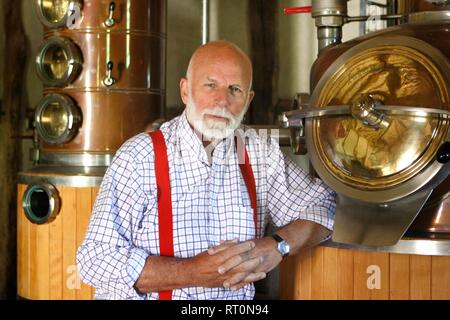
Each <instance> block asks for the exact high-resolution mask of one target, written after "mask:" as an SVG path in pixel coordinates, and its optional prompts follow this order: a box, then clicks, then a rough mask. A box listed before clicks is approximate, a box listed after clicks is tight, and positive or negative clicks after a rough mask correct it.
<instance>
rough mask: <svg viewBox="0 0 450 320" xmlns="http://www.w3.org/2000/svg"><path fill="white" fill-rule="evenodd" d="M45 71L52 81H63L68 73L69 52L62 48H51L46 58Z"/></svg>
mask: <svg viewBox="0 0 450 320" xmlns="http://www.w3.org/2000/svg"><path fill="white" fill-rule="evenodd" d="M43 67H44V70H45V71H46V73H47V76H48V77H49V78H51V79H57V80H61V79H62V78H63V77H64V74H65V73H66V72H68V70H67V69H68V67H69V62H68V61H67V52H66V51H65V50H64V48H62V47H56V46H54V47H51V48H50V49H48V50H47V52H46V54H45V56H44V66H43Z"/></svg>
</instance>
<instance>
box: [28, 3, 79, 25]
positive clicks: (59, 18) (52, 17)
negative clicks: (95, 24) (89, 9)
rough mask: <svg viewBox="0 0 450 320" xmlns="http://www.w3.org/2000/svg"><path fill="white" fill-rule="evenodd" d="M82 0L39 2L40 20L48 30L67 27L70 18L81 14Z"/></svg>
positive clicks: (37, 9) (37, 8) (37, 5)
mask: <svg viewBox="0 0 450 320" xmlns="http://www.w3.org/2000/svg"><path fill="white" fill-rule="evenodd" d="M81 7H82V1H81V0H37V1H36V11H37V14H38V17H39V20H40V21H41V22H42V23H43V24H44V25H45V26H46V27H48V28H61V27H66V26H67V20H68V17H69V16H71V15H72V14H78V13H80V12H81V10H80V9H81Z"/></svg>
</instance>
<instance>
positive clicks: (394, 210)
mask: <svg viewBox="0 0 450 320" xmlns="http://www.w3.org/2000/svg"><path fill="white" fill-rule="evenodd" d="M394 8H395V10H396V11H395V12H392V13H391V14H386V15H384V16H381V17H379V18H382V19H389V20H395V21H397V22H398V21H400V22H407V23H402V24H400V25H397V26H393V27H390V28H387V29H384V30H382V31H378V32H372V33H369V34H367V35H365V36H363V37H360V38H357V39H354V40H352V41H348V42H346V43H341V37H342V34H341V32H342V25H343V24H344V23H346V22H351V21H360V20H361V19H364V18H365V19H367V17H348V16H347V1H313V2H312V6H310V7H307V8H304V7H303V8H297V9H294V12H311V13H312V16H313V18H314V19H315V21H316V26H317V28H318V33H317V35H318V41H319V50H320V52H319V56H318V58H317V60H316V61H315V63H314V65H313V67H312V69H311V95H310V97H308V101H307V103H306V104H305V103H300V104H299V108H297V109H296V110H293V111H291V112H286V113H284V114H282V116H281V117H280V120H281V123H282V124H283V126H285V127H290V128H292V132H293V139H292V140H291V141H292V144H293V145H294V146H297V149H299V148H298V146H299V141H300V142H301V141H303V142H304V146H303V148H300V149H301V150H300V151H305V145H306V149H307V152H308V154H309V156H310V159H311V162H312V164H313V166H314V169H315V171H316V172H317V174H318V175H319V176H320V177H321V178H322V179H323V180H324V181H325V182H326V183H327V184H328V185H329V186H330V187H332V188H333V189H334V190H335V191H336V192H337V193H338V199H337V211H336V217H335V225H334V232H333V241H335V242H340V243H349V244H358V245H369V246H370V245H374V246H375V245H378V246H379V245H385V246H386V245H393V244H395V243H397V241H398V240H399V239H400V238H401V237H402V236H403V235H404V234H405V232H406V231H407V230H408V228H409V227H410V225H411V224H412V222H413V221H414V219H415V218H416V217H417V216H418V215H419V212H421V210H422V208H424V206H425V208H430V207H434V208H435V209H436V208H438V210H439V212H440V213H439V215H440V216H441V217H442V216H447V217H448V215H450V212H449V211H448V206H445V204H443V203H445V201H448V200H445V199H447V198H448V191H449V187H450V186H449V184H448V180H447V181H446V182H444V180H445V179H446V178H447V176H448V174H449V170H450V164H449V163H448V161H449V153H450V151H449V147H450V142H449V139H450V131H449V121H450V109H449V108H450V107H449V106H450V101H449V99H450V96H449V88H450V87H449V83H450V64H449V56H450V40H449V39H450V37H449V29H450V11H449V10H450V7H449V4H448V2H445V1H437V2H436V1H435V2H430V1H407V2H405V1H404V2H402V1H399V2H396V3H395V6H394ZM424 10H426V11H424ZM434 10H436V11H434ZM294 149H295V147H294ZM441 184H442V185H441ZM435 189H436V190H439V191H440V192H439V195H433V197H432V199H433V201H434V202H433V204H431V205H428V204H427V205H426V203H427V200H428V199H429V198H430V195H431V194H432V192H433V190H435ZM430 200H431V199H430ZM430 210H431V209H429V211H430ZM447 219H448V218H447ZM443 220H445V218H441V221H443ZM440 228H441V231H444V232H448V227H444V226H442V225H440ZM434 231H439V230H438V229H437V228H435V229H434Z"/></svg>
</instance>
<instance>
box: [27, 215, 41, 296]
mask: <svg viewBox="0 0 450 320" xmlns="http://www.w3.org/2000/svg"><path fill="white" fill-rule="evenodd" d="M27 225H28V230H29V231H28V239H29V240H28V243H29V245H28V263H29V265H28V266H29V268H28V273H29V280H28V281H29V283H30V286H29V299H33V300H35V299H39V295H38V292H37V290H38V281H39V275H38V273H37V264H36V256H37V252H36V249H37V246H36V224H34V223H31V222H27Z"/></svg>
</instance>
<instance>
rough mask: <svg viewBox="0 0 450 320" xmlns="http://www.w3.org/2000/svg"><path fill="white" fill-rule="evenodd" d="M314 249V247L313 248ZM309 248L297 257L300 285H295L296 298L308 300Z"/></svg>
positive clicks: (309, 286)
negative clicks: (299, 266)
mask: <svg viewBox="0 0 450 320" xmlns="http://www.w3.org/2000/svg"><path fill="white" fill-rule="evenodd" d="M313 250H314V249H313ZM313 250H311V249H307V250H304V251H303V252H301V253H300V255H299V257H298V261H299V264H300V265H301V268H300V270H298V272H300V285H299V286H298V287H297V291H296V299H301V300H309V299H311V285H312V282H311V268H312V251H313Z"/></svg>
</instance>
